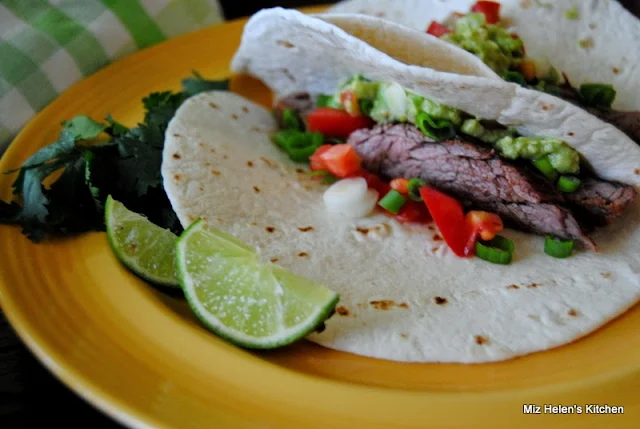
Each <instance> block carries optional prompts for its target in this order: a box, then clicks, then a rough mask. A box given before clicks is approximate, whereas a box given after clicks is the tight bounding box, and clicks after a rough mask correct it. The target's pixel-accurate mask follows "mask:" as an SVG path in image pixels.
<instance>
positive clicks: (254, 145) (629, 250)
mask: <svg viewBox="0 0 640 429" xmlns="http://www.w3.org/2000/svg"><path fill="white" fill-rule="evenodd" d="M276 127H277V125H276V123H275V121H274V119H273V117H272V115H271V112H269V111H268V110H266V109H264V108H263V107H261V106H259V105H256V104H254V103H252V102H251V101H248V100H246V99H244V98H242V97H240V96H238V95H236V94H233V93H228V92H212V93H205V94H201V95H198V96H195V97H193V98H190V99H189V100H187V101H186V102H185V103H184V104H183V105H182V106H181V107H180V108H179V109H178V111H177V113H176V115H175V117H174V118H173V119H172V120H171V122H170V124H169V128H168V130H167V133H166V142H165V149H164V153H163V163H162V176H163V180H164V187H165V190H166V192H167V195H168V196H169V199H170V201H171V204H172V206H173V209H174V210H175V212H176V213H177V214H178V217H179V219H180V222H181V223H182V225H183V226H185V227H186V226H187V225H189V224H190V223H191V222H193V221H194V220H195V219H198V218H203V219H204V220H205V221H207V222H208V223H210V224H211V225H213V226H215V227H218V228H221V229H223V230H224V231H226V232H228V233H230V234H232V235H234V236H236V237H238V238H239V239H241V240H243V241H244V242H246V243H248V244H249V245H250V246H253V247H255V248H256V249H257V250H258V252H259V254H260V257H261V258H262V259H263V260H264V261H270V260H273V261H275V263H276V264H278V265H280V266H282V267H285V268H287V269H289V270H291V271H293V272H295V273H297V274H301V275H304V276H307V277H310V278H313V279H316V280H319V281H321V282H323V283H324V284H326V285H327V286H329V287H330V288H332V289H334V290H335V291H337V292H339V293H340V296H341V298H340V302H339V303H338V312H337V313H336V314H335V315H334V316H333V317H332V318H331V319H329V320H328V321H327V324H326V325H327V329H326V330H325V331H324V332H323V333H321V334H312V335H310V336H309V337H308V339H309V340H311V341H313V342H316V343H318V344H321V345H324V346H326V347H329V348H333V349H337V350H342V351H346V352H351V353H355V354H359V355H363V356H369V357H375V358H381V359H390V360H396V361H411V362H461V363H480V362H490V361H498V360H504V359H509V358H513V357H516V356H521V355H525V354H529V353H533V352H538V351H541V350H546V349H549V348H552V347H556V346H560V345H563V344H567V343H569V342H571V341H573V340H575V339H577V338H579V337H582V336H583V335H586V334H588V333H589V332H591V331H593V330H595V329H597V328H598V327H600V326H602V325H603V324H605V323H606V322H608V321H609V320H610V319H612V318H614V317H615V316H617V315H618V314H620V313H622V312H623V311H625V310H626V309H628V308H629V307H631V306H632V305H633V304H634V303H635V302H636V301H637V300H638V299H639V298H640V251H639V250H640V249H639V248H638V247H639V243H640V228H639V225H638V219H640V207H639V206H638V204H636V205H635V206H634V207H632V208H631V209H630V210H629V213H627V214H626V215H625V216H624V217H623V218H622V219H619V221H617V222H616V223H615V225H612V226H610V227H607V228H605V229H603V230H600V231H599V232H598V233H596V234H594V236H593V237H594V239H595V240H596V242H598V244H599V252H600V253H598V254H595V253H591V252H581V253H578V254H576V255H575V256H573V257H571V258H569V259H566V260H559V259H554V258H551V257H549V256H547V255H545V254H544V253H543V252H542V248H543V240H542V238H540V237H537V236H533V235H528V234H523V233H519V232H516V231H511V230H506V231H505V232H504V235H505V236H507V237H509V238H511V239H513V240H514V241H515V243H516V253H515V257H514V261H513V263H512V264H511V265H509V266H500V265H494V264H490V263H487V262H484V261H481V260H479V259H477V258H473V259H461V258H458V257H457V256H455V255H454V254H453V253H452V252H451V251H450V250H449V248H448V247H447V246H446V245H445V244H444V243H443V241H441V239H439V237H438V235H437V234H438V231H437V229H436V228H435V227H434V226H431V227H430V228H429V227H427V226H416V227H411V228H408V227H407V226H403V225H400V224H398V223H397V222H395V221H394V220H392V219H391V218H389V217H387V216H384V215H381V214H375V215H372V216H370V217H367V218H363V219H357V220H352V219H347V218H344V217H341V216H337V215H332V214H330V213H328V212H327V211H326V209H325V207H324V205H323V204H324V203H323V200H322V193H323V191H324V189H326V185H322V184H320V183H318V182H317V181H314V180H312V179H311V178H310V177H309V176H308V175H306V174H305V173H304V171H305V170H306V167H305V166H304V165H303V164H296V163H293V162H292V161H290V160H289V159H288V158H287V157H286V155H284V154H283V153H282V152H281V151H280V150H279V149H278V148H277V147H276V146H275V145H274V144H273V143H272V142H271V141H270V139H269V134H270V133H272V132H274V131H275V130H276ZM636 182H637V180H636ZM269 231H272V232H269Z"/></svg>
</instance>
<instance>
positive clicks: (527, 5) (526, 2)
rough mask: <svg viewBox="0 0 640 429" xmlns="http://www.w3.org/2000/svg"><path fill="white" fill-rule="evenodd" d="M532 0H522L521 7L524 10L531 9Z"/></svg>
mask: <svg viewBox="0 0 640 429" xmlns="http://www.w3.org/2000/svg"><path fill="white" fill-rule="evenodd" d="M531 3H532V0H522V1H521V2H520V7H521V8H523V9H529V8H530V7H531Z"/></svg>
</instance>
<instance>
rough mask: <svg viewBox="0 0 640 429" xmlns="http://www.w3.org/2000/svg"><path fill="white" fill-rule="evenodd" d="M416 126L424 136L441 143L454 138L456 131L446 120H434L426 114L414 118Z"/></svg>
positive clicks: (421, 113)
mask: <svg viewBox="0 0 640 429" xmlns="http://www.w3.org/2000/svg"><path fill="white" fill-rule="evenodd" d="M416 125H417V126H418V128H419V129H420V131H422V133H423V134H424V135H425V136H428V137H431V138H432V139H434V140H435V141H442V140H446V139H450V138H453V137H455V135H456V130H455V128H454V127H453V123H452V122H451V121H450V120H448V119H434V118H432V117H431V116H429V115H428V114H427V113H426V112H420V113H418V115H417V116H416Z"/></svg>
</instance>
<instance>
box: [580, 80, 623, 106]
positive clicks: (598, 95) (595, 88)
mask: <svg viewBox="0 0 640 429" xmlns="http://www.w3.org/2000/svg"><path fill="white" fill-rule="evenodd" d="M579 91H580V97H581V98H582V100H583V101H584V102H585V103H586V104H588V105H589V106H593V107H600V108H605V109H609V108H611V104H612V103H613V100H614V99H615V98H616V90H615V88H614V87H613V85H609V84H604V83H584V84H582V85H580V90H579Z"/></svg>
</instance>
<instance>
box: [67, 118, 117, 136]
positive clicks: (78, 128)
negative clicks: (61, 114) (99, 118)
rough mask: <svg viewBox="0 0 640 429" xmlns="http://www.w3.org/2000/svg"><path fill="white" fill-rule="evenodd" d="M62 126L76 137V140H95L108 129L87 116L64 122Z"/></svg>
mask: <svg viewBox="0 0 640 429" xmlns="http://www.w3.org/2000/svg"><path fill="white" fill-rule="evenodd" d="M62 125H63V126H64V127H65V128H66V129H67V130H68V131H69V132H71V133H72V134H73V135H74V136H75V138H76V140H90V139H94V138H96V137H98V136H99V135H100V134H101V133H102V132H103V131H104V130H105V129H106V128H107V126H106V125H104V124H101V123H100V122H96V121H94V120H93V119H91V118H90V117H88V116H85V115H78V116H76V117H75V118H73V119H71V120H70V121H64V122H63V123H62Z"/></svg>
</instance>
